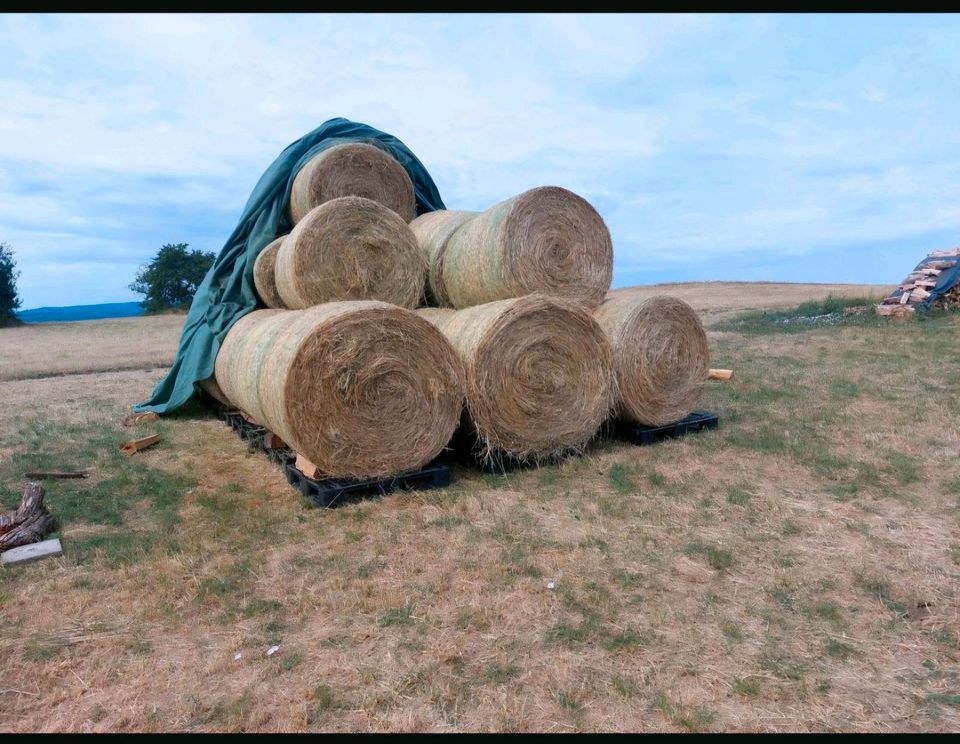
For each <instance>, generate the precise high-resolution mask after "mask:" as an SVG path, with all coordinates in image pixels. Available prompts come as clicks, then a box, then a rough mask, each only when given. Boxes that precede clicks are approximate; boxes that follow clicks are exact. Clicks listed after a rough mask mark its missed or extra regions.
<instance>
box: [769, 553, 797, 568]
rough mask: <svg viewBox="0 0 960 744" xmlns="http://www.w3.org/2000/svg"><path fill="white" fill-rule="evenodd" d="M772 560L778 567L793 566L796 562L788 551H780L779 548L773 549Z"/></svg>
mask: <svg viewBox="0 0 960 744" xmlns="http://www.w3.org/2000/svg"><path fill="white" fill-rule="evenodd" d="M773 562H774V563H776V564H777V565H778V566H780V568H793V567H794V566H795V565H797V562H796V561H795V560H794V559H793V556H791V555H790V554H789V553H781V552H780V551H779V550H775V551H773Z"/></svg>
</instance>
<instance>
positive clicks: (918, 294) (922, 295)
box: [911, 287, 930, 300]
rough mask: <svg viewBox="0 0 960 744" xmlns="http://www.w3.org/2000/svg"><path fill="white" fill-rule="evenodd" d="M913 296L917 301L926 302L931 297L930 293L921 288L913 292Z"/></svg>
mask: <svg viewBox="0 0 960 744" xmlns="http://www.w3.org/2000/svg"><path fill="white" fill-rule="evenodd" d="M911 295H912V298H915V299H917V300H925V299H927V298H928V297H929V296H930V293H929V292H928V291H927V290H925V289H923V288H921V287H917V288H916V289H915V290H913V292H912V293H911Z"/></svg>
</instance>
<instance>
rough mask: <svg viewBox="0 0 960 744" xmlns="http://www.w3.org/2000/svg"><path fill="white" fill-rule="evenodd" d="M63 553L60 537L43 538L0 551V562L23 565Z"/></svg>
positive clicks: (6, 564) (7, 564)
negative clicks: (39, 540) (40, 540)
mask: <svg viewBox="0 0 960 744" xmlns="http://www.w3.org/2000/svg"><path fill="white" fill-rule="evenodd" d="M61 555H63V546H62V545H61V544H60V540H59V539H58V538H56V537H55V538H53V539H52V540H43V541H42V542H36V543H31V544H30V545H21V546H20V547H19V548H10V550H5V551H4V552H3V553H0V564H2V565H4V566H22V565H23V564H25V563H33V562H34V561H39V560H43V559H44V558H56V557H58V556H61Z"/></svg>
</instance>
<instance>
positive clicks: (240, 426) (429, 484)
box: [223, 411, 450, 509]
mask: <svg viewBox="0 0 960 744" xmlns="http://www.w3.org/2000/svg"><path fill="white" fill-rule="evenodd" d="M223 417H224V420H225V421H226V422H227V424H228V425H229V426H230V428H231V429H233V431H234V432H235V433H236V434H237V436H238V437H240V439H242V440H244V441H246V442H248V443H249V444H250V445H252V446H254V447H256V448H257V449H259V450H261V451H263V452H264V453H265V454H266V455H267V456H268V457H269V458H270V460H271V462H273V464H274V465H276V466H277V467H279V468H280V470H281V472H282V473H283V474H284V476H285V477H286V479H287V482H288V483H289V484H290V485H291V486H293V487H294V488H295V489H296V490H298V491H299V492H300V493H301V494H303V495H304V496H305V497H307V498H308V499H310V500H311V501H312V502H313V503H314V504H316V505H317V506H320V507H323V508H325V509H330V508H333V507H336V506H341V505H343V504H345V503H350V502H354V501H357V500H358V499H361V498H369V497H374V496H382V495H385V494H388V493H390V492H391V491H397V490H406V489H419V490H428V489H431V488H444V487H446V486H449V485H450V468H449V467H447V466H446V465H444V464H441V463H439V462H437V461H434V462H432V463H430V464H429V465H427V466H426V467H423V468H420V469H419V470H416V471H412V472H409V473H402V474H399V475H395V476H388V477H385V478H369V479H365V480H349V479H334V478H323V477H322V476H319V475H318V474H317V473H316V471H315V467H314V466H312V464H311V463H310V462H309V461H308V460H306V459H305V458H303V457H302V456H298V455H297V453H296V452H294V451H293V450H292V449H291V448H289V447H287V446H286V444H285V443H283V442H282V441H281V440H280V438H279V437H277V435H276V434H274V433H273V432H271V431H269V430H268V429H267V428H266V427H263V426H260V425H258V424H257V423H256V422H254V421H251V420H250V418H249V417H247V416H244V415H243V414H242V413H241V412H240V411H226V412H225V413H224V414H223ZM304 470H306V471H307V472H304Z"/></svg>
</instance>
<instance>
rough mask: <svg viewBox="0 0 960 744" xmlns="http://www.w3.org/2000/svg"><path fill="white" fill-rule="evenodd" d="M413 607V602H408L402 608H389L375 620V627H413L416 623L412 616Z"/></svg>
mask: <svg viewBox="0 0 960 744" xmlns="http://www.w3.org/2000/svg"><path fill="white" fill-rule="evenodd" d="M415 607H416V605H415V604H414V603H413V602H408V603H407V604H405V605H403V606H402V607H391V608H390V609H389V610H387V611H386V612H384V613H383V614H382V615H380V617H379V618H377V625H379V626H380V627H381V628H387V627H390V626H391V625H413V624H414V623H415V622H416V618H414V616H413V611H414V609H415Z"/></svg>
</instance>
